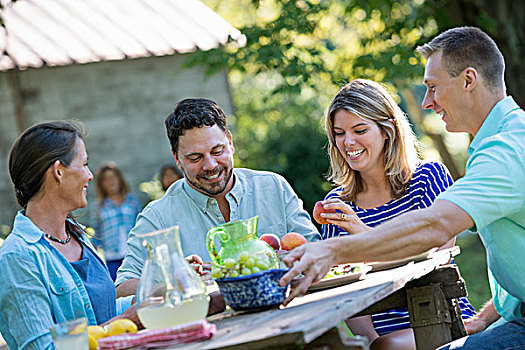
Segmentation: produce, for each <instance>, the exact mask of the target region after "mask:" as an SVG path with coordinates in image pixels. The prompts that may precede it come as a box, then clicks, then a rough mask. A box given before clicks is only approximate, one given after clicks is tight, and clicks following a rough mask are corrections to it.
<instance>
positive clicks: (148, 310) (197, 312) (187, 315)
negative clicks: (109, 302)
mask: <svg viewBox="0 0 525 350" xmlns="http://www.w3.org/2000/svg"><path fill="white" fill-rule="evenodd" d="M208 304H209V300H208V296H207V295H199V296H196V297H194V298H192V299H188V300H184V301H183V302H182V305H178V306H173V305H165V304H164V305H158V306H148V307H144V308H140V309H138V310H137V314H138V316H139V318H140V321H141V322H142V324H143V325H144V327H146V328H148V329H159V328H166V327H171V326H174V325H178V324H183V323H188V322H192V321H198V320H202V319H204V318H205V317H206V314H207V313H208Z"/></svg>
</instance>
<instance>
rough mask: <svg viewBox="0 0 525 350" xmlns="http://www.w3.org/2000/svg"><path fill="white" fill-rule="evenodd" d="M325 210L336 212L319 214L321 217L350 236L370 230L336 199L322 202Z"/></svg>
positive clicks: (349, 208) (346, 206)
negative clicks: (334, 211)
mask: <svg viewBox="0 0 525 350" xmlns="http://www.w3.org/2000/svg"><path fill="white" fill-rule="evenodd" d="M322 203H323V208H324V209H325V210H337V211H338V212H336V213H327V212H323V213H321V216H322V217H323V218H324V219H325V220H326V221H327V222H328V223H330V224H333V225H336V226H339V227H341V228H342V229H343V230H345V231H346V232H348V233H350V234H354V233H361V232H365V231H369V230H371V228H370V227H368V226H366V225H365V224H364V223H363V222H362V221H361V219H359V217H358V216H357V214H356V213H355V212H354V211H353V210H352V208H351V207H350V206H349V205H348V204H346V203H345V202H343V201H342V200H340V199H338V198H330V199H327V200H324V201H322Z"/></svg>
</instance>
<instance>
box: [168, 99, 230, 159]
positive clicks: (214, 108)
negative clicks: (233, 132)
mask: <svg viewBox="0 0 525 350" xmlns="http://www.w3.org/2000/svg"><path fill="white" fill-rule="evenodd" d="M165 125H166V131H167V133H168V138H169V140H170V144H171V149H172V151H173V153H175V154H176V153H177V150H178V147H179V137H180V136H182V135H183V134H184V131H185V130H189V129H193V128H202V127H203V126H213V125H217V126H218V127H219V128H220V129H221V130H222V131H224V132H225V133H226V132H227V131H228V125H227V124H226V115H225V114H224V112H223V110H222V109H221V107H219V106H218V105H217V104H216V103H215V102H213V101H212V100H208V99H205V98H187V99H185V100H182V101H179V102H178V103H177V105H176V106H175V109H174V110H173V112H172V113H170V115H168V117H167V118H166V121H165Z"/></svg>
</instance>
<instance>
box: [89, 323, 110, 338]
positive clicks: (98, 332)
mask: <svg viewBox="0 0 525 350" xmlns="http://www.w3.org/2000/svg"><path fill="white" fill-rule="evenodd" d="M87 331H88V334H89V335H91V336H92V337H93V338H95V340H96V339H98V338H103V337H105V336H107V334H106V330H105V329H104V327H101V326H89V327H88V329H87Z"/></svg>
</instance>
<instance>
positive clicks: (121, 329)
mask: <svg viewBox="0 0 525 350" xmlns="http://www.w3.org/2000/svg"><path fill="white" fill-rule="evenodd" d="M124 333H137V325H136V324H135V323H134V322H133V321H132V320H130V319H127V318H121V319H120V320H116V321H113V322H111V323H110V324H109V327H108V331H107V335H108V337H111V336H114V335H119V334H124Z"/></svg>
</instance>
